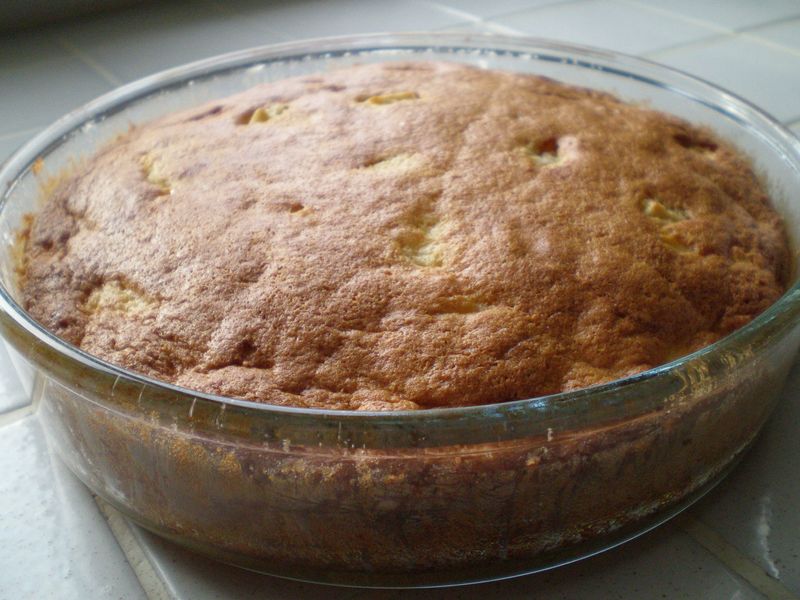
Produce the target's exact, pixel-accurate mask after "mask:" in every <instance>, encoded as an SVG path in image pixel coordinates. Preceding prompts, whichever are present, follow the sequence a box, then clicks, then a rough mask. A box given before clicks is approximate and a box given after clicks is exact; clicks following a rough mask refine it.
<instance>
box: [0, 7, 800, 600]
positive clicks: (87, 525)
mask: <svg viewBox="0 0 800 600" xmlns="http://www.w3.org/2000/svg"><path fill="white" fill-rule="evenodd" d="M388 30H392V31H402V30H451V31H465V32H485V33H501V34H521V35H532V36H538V37H548V38H553V39H560V40H564V41H569V42H575V43H579V44H585V45H591V46H598V47H604V48H608V49H611V50H616V51H620V52H625V53H628V54H635V55H639V56H643V57H645V58H648V59H651V60H654V61H657V62H660V63H664V64H667V65H670V66H673V67H676V68H678V69H682V70H684V71H688V72H690V73H693V74H696V75H698V76H700V77H703V78H705V79H707V80H709V81H712V82H714V83H717V84H719V85H721V86H723V87H726V88H728V89H730V90H732V91H734V92H736V93H737V94H739V95H741V96H743V97H745V98H747V99H748V100H750V101H752V102H753V103H755V104H757V105H759V106H761V107H762V108H763V109H765V110H766V111H767V112H770V113H772V114H773V115H774V116H775V117H776V118H777V119H778V120H780V121H782V122H783V123H785V124H786V125H788V126H789V127H790V128H791V129H792V130H793V131H794V132H795V133H797V134H800V1H797V0H768V1H766V2H757V1H755V0H732V1H724V0H715V1H698V0H675V1H673V2H670V3H661V2H657V1H656V0H635V1H634V0H561V1H559V0H490V1H483V0H442V1H441V2H432V1H422V0H418V1H403V2H400V1H368V0H363V1H362V0H336V1H327V2H326V1H324V0H296V1H294V2H272V3H270V2H255V1H251V2H248V1H246V0H234V1H231V2H226V1H225V0H206V1H203V2H193V3H188V2H169V3H154V4H146V5H142V6H139V7H135V8H129V9H125V10H118V11H114V12H108V13H104V14H101V15H97V16H92V17H82V18H81V19H79V20H76V21H73V22H69V21H68V22H61V23H58V24H54V25H48V26H46V27H42V28H38V29H30V30H26V31H22V32H16V33H5V34H3V33H0V90H2V91H1V92H0V161H2V160H4V159H5V158H6V157H7V156H8V155H10V154H11V153H12V152H13V151H14V149H15V148H17V147H18V146H20V145H21V144H23V143H24V142H25V141H26V140H28V139H29V138H30V137H31V136H33V135H34V134H36V133H37V132H38V131H39V130H41V129H42V128H43V127H45V126H47V125H48V124H49V123H51V122H52V121H54V120H55V119H56V118H58V117H59V116H61V115H62V114H64V113H65V112H67V111H68V110H70V109H72V108H75V107H77V106H79V105H81V104H83V103H84V102H86V101H88V100H90V99H92V98H94V97H95V96H98V95H100V94H103V93H104V92H107V91H109V90H111V89H113V88H114V87H116V86H118V85H120V84H122V83H125V82H128V81H132V80H134V79H137V78H139V77H142V76H145V75H148V74H151V73H153V72H156V71H159V70H161V69H165V68H168V67H172V66H176V65H179V64H182V63H185V62H189V61H193V60H197V59H200V58H204V57H207V56H211V55H215V54H219V53H223V52H228V51H232V50H238V49H242V48H247V47H251V46H257V45H263V44H270V43H276V42H281V41H287V40H293V39H302V38H309V37H318V36H324V35H342V34H349V33H363V32H371V31H388ZM798 388H800V362H798V363H797V364H796V367H795V369H794V370H793V372H792V373H791V375H790V377H789V381H788V383H787V386H786V389H785V390H784V392H783V397H782V399H781V402H780V404H779V406H778V408H777V409H776V411H775V413H774V415H773V417H772V419H771V420H770V422H769V423H768V425H767V427H766V428H765V430H764V432H763V434H762V435H761V437H760V438H759V440H758V441H757V443H756V445H755V446H754V447H753V449H752V450H751V451H750V452H749V454H748V455H747V456H746V457H745V459H744V460H743V461H742V463H741V464H740V465H739V466H738V467H737V468H736V470H735V471H734V472H733V473H732V474H731V475H730V476H729V477H728V478H727V479H726V480H725V481H724V482H723V483H722V484H721V485H720V486H719V487H718V488H717V489H715V490H714V491H713V492H712V493H710V494H709V495H708V496H706V497H705V498H704V499H703V500H701V501H700V502H699V503H698V504H696V505H695V506H694V507H692V508H691V509H689V510H688V511H687V512H686V513H684V514H683V515H682V516H681V517H679V518H678V519H676V520H673V521H672V522H670V523H669V524H667V525H665V526H663V527H660V528H659V529H657V530H656V531H654V532H651V533H649V534H647V535H645V536H643V537H641V538H639V539H637V540H634V541H633V542H630V543H628V544H625V545H623V546H622V547H620V548H617V549H614V550H611V551H608V552H606V553H604V554H601V555H599V556H596V557H593V558H590V559H587V560H584V561H581V562H579V563H576V564H573V565H569V566H566V567H562V568H559V569H556V570H553V571H550V572H547V573H542V574H537V575H529V576H526V577H521V578H516V579H512V580H506V581H501V582H495V583H488V584H482V585H476V586H468V587H461V588H452V589H449V590H421V591H375V590H357V589H337V588H329V587H324V586H316V585H311V584H302V583H296V582H291V581H284V580H281V579H276V578H271V577H267V576H262V575H258V574H255V573H249V572H246V571H241V570H239V569H236V568H233V567H228V566H224V565H220V564H216V563H213V562H211V561H208V560H206V559H204V558H200V557H197V556H194V555H192V554H190V553H188V552H186V551H184V550H182V549H180V548H178V547H176V546H174V545H172V544H170V543H167V542H164V541H161V540H159V539H158V538H156V537H154V536H152V535H151V534H149V533H147V532H144V531H143V530H141V529H140V528H138V527H137V526H135V525H133V524H131V523H129V522H128V521H126V520H125V519H124V518H123V517H122V516H121V515H120V514H119V513H117V512H116V511H114V509H112V508H110V507H108V506H107V505H105V504H104V503H102V501H99V500H96V499H95V498H94V497H93V496H92V495H91V493H90V492H89V491H88V490H87V489H86V488H85V487H84V486H83V485H82V484H81V483H80V482H78V481H77V479H75V477H73V476H72V475H71V474H70V473H69V472H68V471H67V470H66V468H65V467H64V466H63V465H62V464H61V463H60V462H59V460H58V459H57V458H55V457H54V456H53V455H52V454H51V453H50V451H49V449H48V444H47V441H46V439H45V438H44V436H43V432H42V430H41V427H40V425H39V423H38V420H37V416H36V404H35V402H34V403H32V402H31V394H30V393H29V392H30V391H29V390H25V389H23V386H22V385H21V383H20V381H19V379H18V378H17V375H16V372H15V370H14V369H13V368H12V365H11V364H10V360H9V355H8V353H7V352H6V349H5V348H4V347H3V346H2V344H0V599H12V598H13V599H17V598H36V599H38V598H65V599H71V598H75V599H84V598H124V599H138V598H150V599H154V598H158V599H162V598H179V599H197V600H204V599H211V598H233V599H239V598H281V599H284V598H286V599H292V598H310V599H323V598H324V599H327V598H331V599H333V598H337V599H338V598H344V599H349V598H377V599H390V598H392V599H394V598H397V599H406V598H408V599H427V598H431V599H432V598H443V599H445V600H448V599H455V598H464V599H471V598H476V599H477V598H487V597H497V598H501V597H502V598H505V599H508V600H510V599H513V598H537V597H546V598H639V599H644V598H742V599H744V598H748V599H749V598H762V597H767V598H787V599H788V598H796V599H800V476H799V475H798V469H797V463H796V462H795V461H797V460H798V459H800V435H798V428H799V427H800V393H798Z"/></svg>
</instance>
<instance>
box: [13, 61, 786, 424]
mask: <svg viewBox="0 0 800 600" xmlns="http://www.w3.org/2000/svg"><path fill="white" fill-rule="evenodd" d="M788 268H789V250H788V247H787V240H786V235H785V232H784V229H783V226H782V223H781V220H780V218H779V216H778V215H777V214H776V213H775V212H774V210H773V209H772V208H771V206H770V202H769V199H768V197H767V195H766V193H765V191H764V188H763V187H762V186H761V184H760V183H759V181H758V179H757V177H756V176H755V175H754V173H753V171H752V169H751V167H750V165H749V163H748V161H747V159H746V158H745V157H744V156H743V155H742V154H741V153H740V152H738V151H737V150H736V149H735V148H734V147H733V146H731V145H730V144H727V143H725V142H724V141H722V140H720V139H718V138H717V137H715V135H713V134H712V133H711V132H710V131H707V130H705V129H702V128H698V127H695V126H692V125H690V124H688V123H686V122H684V121H682V120H680V119H678V118H676V117H672V116H668V115H665V114H663V113H660V112H657V111H655V110H651V109H649V108H646V107H642V106H637V105H633V104H628V103H625V102H622V101H620V100H619V99H617V98H615V97H613V96H611V95H608V94H605V93H601V92H597V91H591V90H587V89H581V88H576V87H570V86H567V85H564V84H561V83H558V82H555V81H552V80H548V79H545V78H541V77H535V76H530V75H524V74H513V73H505V72H498V71H491V70H482V69H477V68H473V67H469V66H464V65H459V64H454V63H433V62H407V63H383V64H371V65H362V66H355V67H351V68H346V69H341V70H336V71H332V72H329V73H325V74H320V75H317V76H305V77H300V78H295V79H289V80H284V81H278V82H272V83H267V84H263V85H260V86H258V87H255V88H252V89H249V90H247V91H245V92H242V93H239V94H237V95H235V96H231V97H228V98H223V99H220V100H214V101H213V102H210V103H207V104H205V105H203V106H199V107H196V108H192V109H190V110H185V111H182V112H178V113H174V114H169V115H167V116H165V117H163V118H160V119H158V120H156V121H154V122H150V123H146V124H143V125H136V126H134V127H132V128H131V129H130V131H128V132H126V133H124V134H123V135H120V136H119V137H118V138H117V139H116V140H114V141H113V142H112V143H110V144H108V145H107V146H105V147H104V148H102V149H101V150H100V151H99V152H98V153H97V154H96V155H94V156H92V157H90V158H88V159H86V160H85V161H83V162H82V163H81V164H79V165H78V166H76V167H75V168H74V169H73V170H72V172H71V173H70V174H69V175H68V176H65V177H64V178H63V180H62V181H61V182H59V184H58V185H57V186H56V187H55V189H54V191H53V192H52V194H51V197H50V198H49V200H48V202H47V203H46V204H45V205H44V206H43V208H42V210H41V212H40V214H38V215H37V216H36V217H35V219H34V220H33V223H32V225H31V227H30V230H29V231H28V232H27V237H26V243H25V248H24V262H23V265H22V272H23V276H22V282H21V283H22V285H21V289H22V295H23V300H24V306H25V308H26V309H27V310H28V311H29V312H30V313H31V314H32V315H33V316H34V317H35V318H36V319H37V320H39V321H40V322H41V323H42V324H43V325H44V326H45V327H46V328H48V329H50V330H51V331H53V332H54V333H55V334H56V335H58V336H60V337H62V338H63V339H65V340H67V341H69V342H71V343H72V344H74V345H76V346H79V347H80V348H82V349H83V350H85V351H87V352H89V353H91V354H93V355H96V356H98V357H100V358H102V359H104V360H106V361H108V362H111V363H115V364H118V365H121V366H124V367H127V368H129V369H132V370H134V371H137V372H139V373H143V374H145V375H148V376H150V377H153V378H156V379H161V380H165V381H168V382H171V383H175V384H178V385H180V386H183V387H187V388H190V389H196V390H200V391H203V392H209V393H213V394H219V395H223V396H228V397H235V398H243V399H247V400H254V401H257V402H263V403H267V404H274V405H289V406H297V407H311V408H331V409H355V410H391V409H401V410H405V409H424V408H433V407H454V406H463V405H477V404H488V403H495V402H504V401H510V400H516V399H523V398H530V397H535V396H541V395H546V394H552V393H555V392H560V391H566V390H573V389H576V388H581V387H586V386H590V385H594V384H597V383H602V382H607V381H610V380H614V379H618V378H622V377H626V376H628V375H631V374H634V373H638V372H641V371H643V370H646V369H649V368H652V367H655V366H656V365H659V364H662V363H666V362H668V361H670V360H673V359H675V358H677V357H679V356H682V355H685V354H687V353H690V352H692V351H694V350H697V349H699V348H701V347H703V346H706V345H708V344H710V343H712V342H714V341H716V340H718V339H720V338H721V337H723V336H725V335H727V334H728V333H730V332H732V331H733V330H735V329H736V328H738V327H741V326H742V325H744V324H745V323H747V322H749V321H750V320H751V319H753V317H755V316H756V315H758V314H759V313H760V312H761V311H763V310H764V309H765V308H767V307H768V306H769V305H770V304H772V303H773V302H774V301H775V300H776V299H777V298H778V297H779V296H780V295H781V294H782V293H783V291H784V290H785V287H786V284H787V281H788Z"/></svg>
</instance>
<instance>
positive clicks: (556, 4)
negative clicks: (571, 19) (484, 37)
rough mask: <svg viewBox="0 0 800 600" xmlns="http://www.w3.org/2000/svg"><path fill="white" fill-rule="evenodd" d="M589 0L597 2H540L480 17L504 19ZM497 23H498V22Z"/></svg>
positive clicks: (489, 19)
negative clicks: (539, 3) (535, 4)
mask: <svg viewBox="0 0 800 600" xmlns="http://www.w3.org/2000/svg"><path fill="white" fill-rule="evenodd" d="M590 2H597V0H558V1H557V2H552V3H550V4H541V5H539V6H529V7H528V8H521V9H518V10H511V11H508V12H504V13H497V14H496V15H487V16H486V17H481V18H482V19H483V20H484V21H486V22H489V21H491V20H492V19H505V18H506V17H516V16H519V15H522V14H526V13H535V12H540V11H543V10H548V9H555V8H558V7H561V6H570V5H572V4H589V3H590ZM498 24H499V23H498Z"/></svg>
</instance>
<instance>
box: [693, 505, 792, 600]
mask: <svg viewBox="0 0 800 600" xmlns="http://www.w3.org/2000/svg"><path fill="white" fill-rule="evenodd" d="M678 526H679V527H680V528H681V529H682V530H683V531H684V532H685V533H687V534H688V535H689V536H690V537H691V538H692V539H693V540H694V541H695V542H697V543H698V544H700V545H701V546H703V548H705V549H706V550H707V551H708V552H710V553H711V554H713V555H714V556H715V557H716V558H717V559H718V560H720V561H721V562H722V563H723V564H724V565H725V566H727V567H728V568H729V569H731V571H733V572H734V573H736V574H737V575H739V576H740V577H742V578H743V579H745V580H746V581H747V582H748V583H749V584H750V585H751V586H753V587H754V588H755V589H756V590H757V591H758V592H760V593H761V594H764V595H765V596H766V597H767V598H770V600H798V598H799V597H798V596H796V595H794V594H793V593H792V592H791V591H789V590H788V589H786V588H785V587H784V586H783V584H782V583H781V582H780V581H778V580H777V579H775V578H773V577H771V576H770V575H769V574H767V572H766V571H764V569H762V568H761V567H760V566H759V565H757V564H756V563H754V562H753V561H752V560H750V559H749V558H748V557H747V556H745V555H744V554H742V553H741V552H740V551H739V550H738V549H737V548H736V547H735V546H734V545H733V544H731V543H729V542H728V541H726V540H725V538H723V537H722V536H721V535H719V534H718V533H717V532H716V531H714V530H713V529H711V528H710V527H708V526H707V525H705V524H704V523H702V522H701V521H699V520H698V519H696V518H694V517H691V516H689V515H687V514H684V515H683V516H682V517H680V519H679V521H678Z"/></svg>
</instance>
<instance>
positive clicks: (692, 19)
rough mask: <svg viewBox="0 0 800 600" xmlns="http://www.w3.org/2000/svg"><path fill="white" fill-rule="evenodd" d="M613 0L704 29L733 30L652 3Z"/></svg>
mask: <svg viewBox="0 0 800 600" xmlns="http://www.w3.org/2000/svg"><path fill="white" fill-rule="evenodd" d="M614 1H615V2H618V3H619V4H627V5H628V6H634V7H636V8H640V9H642V10H644V11H650V12H654V13H658V14H660V15H662V16H666V17H672V18H674V19H678V20H680V21H684V22H685V23H691V24H692V25H697V26H699V27H704V28H706V29H710V30H712V31H716V32H718V33H733V32H734V31H735V30H734V29H731V28H729V27H723V26H722V25H717V24H716V23H713V22H711V21H706V20H705V19H698V18H695V17H690V16H688V15H684V14H682V13H679V12H674V11H671V10H669V9H668V8H661V7H659V6H653V5H652V4H645V3H643V2H637V1H636V0H614Z"/></svg>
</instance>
